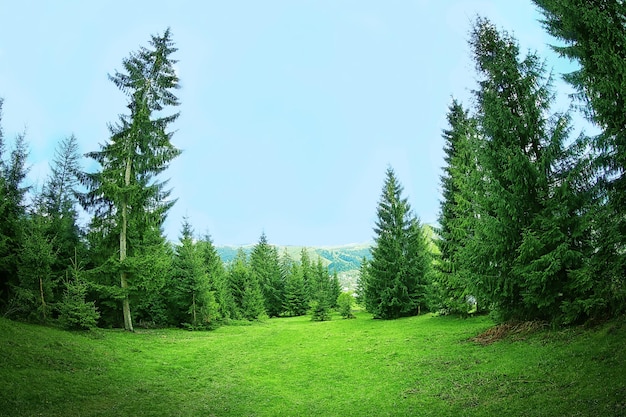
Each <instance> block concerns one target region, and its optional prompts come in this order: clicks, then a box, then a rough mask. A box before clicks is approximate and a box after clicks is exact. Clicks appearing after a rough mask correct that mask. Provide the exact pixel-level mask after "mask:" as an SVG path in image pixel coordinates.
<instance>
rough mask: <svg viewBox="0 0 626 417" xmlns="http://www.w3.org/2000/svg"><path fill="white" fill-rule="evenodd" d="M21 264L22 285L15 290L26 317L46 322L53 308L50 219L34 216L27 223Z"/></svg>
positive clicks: (19, 263)
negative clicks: (48, 220) (48, 223)
mask: <svg viewBox="0 0 626 417" xmlns="http://www.w3.org/2000/svg"><path fill="white" fill-rule="evenodd" d="M25 225H26V228H25V232H26V233H24V235H23V238H22V242H21V243H20V250H19V256H18V262H17V266H18V267H17V275H18V279H19V285H17V286H15V287H14V293H15V297H16V298H17V300H16V301H18V304H19V305H20V309H21V310H22V311H23V312H24V313H25V316H24V317H25V318H33V319H37V320H39V321H41V322H46V321H47V320H48V319H49V318H50V313H51V309H52V303H53V299H52V290H53V286H54V282H53V281H52V264H53V262H54V260H55V256H54V252H53V245H52V242H51V241H50V240H49V239H48V238H47V236H46V229H47V227H46V218H45V217H43V216H41V215H38V214H32V215H31V216H30V218H29V219H28V221H27V222H26V224H25Z"/></svg>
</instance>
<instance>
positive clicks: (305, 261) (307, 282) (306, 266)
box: [300, 248, 315, 302]
mask: <svg viewBox="0 0 626 417" xmlns="http://www.w3.org/2000/svg"><path fill="white" fill-rule="evenodd" d="M300 268H301V269H302V280H303V281H304V289H305V291H306V299H307V302H309V301H311V300H312V299H313V296H314V292H315V290H314V276H313V267H312V264H311V258H310V256H309V251H308V250H307V248H302V249H301V250H300Z"/></svg>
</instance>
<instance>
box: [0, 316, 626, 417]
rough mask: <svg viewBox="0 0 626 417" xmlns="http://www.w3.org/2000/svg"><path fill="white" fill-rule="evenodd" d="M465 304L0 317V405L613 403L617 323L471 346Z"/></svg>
mask: <svg viewBox="0 0 626 417" xmlns="http://www.w3.org/2000/svg"><path fill="white" fill-rule="evenodd" d="M490 326H492V323H491V322H490V321H489V319H487V318H485V317H479V318H474V319H468V320H462V319H456V318H447V317H431V316H421V317H414V318H407V319H401V320H396V321H378V320H371V319H370V317H369V316H368V315H366V314H364V313H360V314H358V318H357V319H356V320H341V319H339V318H338V317H334V318H333V321H330V322H321V323H316V322H311V321H309V319H308V318H307V317H298V318H288V319H272V320H268V321H266V322H264V323H260V324H255V325H251V326H239V327H224V328H220V329H218V330H216V331H213V332H188V331H183V330H150V331H141V332H137V333H135V334H129V333H125V332H122V331H115V330H106V331H104V330H101V331H97V332H95V333H87V334H81V333H68V332H63V331H59V330H56V329H51V328H46V327H40V326H34V325H26V324H20V323H14V322H10V321H7V320H4V319H0V387H1V389H0V415H7V416H37V415H44V416H117V415H128V416H131V415H132V416H200V415H204V416H308V415H312V416H313V415H314V416H346V415H355V416H404V415H425V416H445V415H450V416H461V415H468V416H481V415H486V416H487V415H529V416H561V415H572V416H573V415H579V416H596V415H626V352H625V349H624V346H626V323H625V322H624V320H621V321H614V322H612V323H609V324H606V325H604V326H601V327H598V328H595V329H592V330H583V329H579V328H573V329H567V330H563V331H555V332H550V331H541V332H537V333H533V334H531V335H526V336H525V337H524V338H522V337H521V336H520V335H517V336H516V338H515V339H513V338H509V339H505V340H501V341H498V342H495V343H492V344H490V345H487V346H483V345H480V344H477V343H474V342H471V341H469V340H468V339H469V338H471V337H472V336H475V335H477V334H478V333H480V332H482V331H484V330H486V329H487V328H489V327H490Z"/></svg>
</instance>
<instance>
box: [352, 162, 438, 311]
mask: <svg viewBox="0 0 626 417" xmlns="http://www.w3.org/2000/svg"><path fill="white" fill-rule="evenodd" d="M374 232H375V234H376V236H375V238H374V247H373V248H372V259H371V261H370V262H368V267H367V279H366V280H365V283H364V284H365V288H364V291H363V292H364V298H365V305H366V308H367V309H368V311H369V312H370V313H372V314H373V315H374V317H376V318H383V319H394V318H398V317H402V316H409V315H415V314H418V313H419V311H420V308H421V306H422V305H423V300H424V297H425V293H424V292H425V290H426V285H427V284H426V280H427V278H428V277H427V275H426V273H427V270H428V268H429V267H430V257H429V254H428V253H424V251H426V245H425V243H424V237H423V235H422V231H421V228H420V227H419V223H418V222H417V219H416V218H415V217H414V215H413V214H412V212H411V207H410V205H409V203H408V201H407V199H406V198H404V197H402V186H401V185H400V183H399V181H398V180H397V178H396V175H395V172H394V171H393V169H392V168H391V167H389V168H388V169H387V172H386V178H385V183H384V185H383V190H382V193H381V197H380V200H379V203H378V208H377V220H376V227H375V228H374ZM426 264H428V265H426Z"/></svg>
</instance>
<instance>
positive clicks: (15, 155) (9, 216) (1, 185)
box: [0, 108, 30, 315]
mask: <svg viewBox="0 0 626 417" xmlns="http://www.w3.org/2000/svg"><path fill="white" fill-rule="evenodd" d="M0 110H1V108H0ZM3 147H4V144H3V143H0V152H3V151H4V148H3ZM1 156H2V155H0V157H1ZM27 157H28V149H27V143H26V138H25V136H24V134H19V135H17V137H16V138H15V145H14V148H13V150H12V151H11V153H10V155H9V160H8V161H7V162H5V161H2V163H1V165H0V174H1V175H0V219H2V221H0V295H1V296H2V303H3V304H4V305H5V308H4V310H5V315H10V313H11V311H13V310H16V309H17V310H20V309H21V308H22V307H23V306H21V305H19V302H18V300H17V299H16V298H15V295H16V294H14V293H12V289H15V288H18V287H19V281H18V258H19V256H20V250H21V249H20V248H21V243H22V239H23V236H24V228H25V224H26V202H25V196H26V193H27V192H28V190H29V189H30V187H28V186H24V185H23V183H24V180H25V179H26V175H27V174H28V168H27V167H26V158H27ZM16 303H17V304H16Z"/></svg>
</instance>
